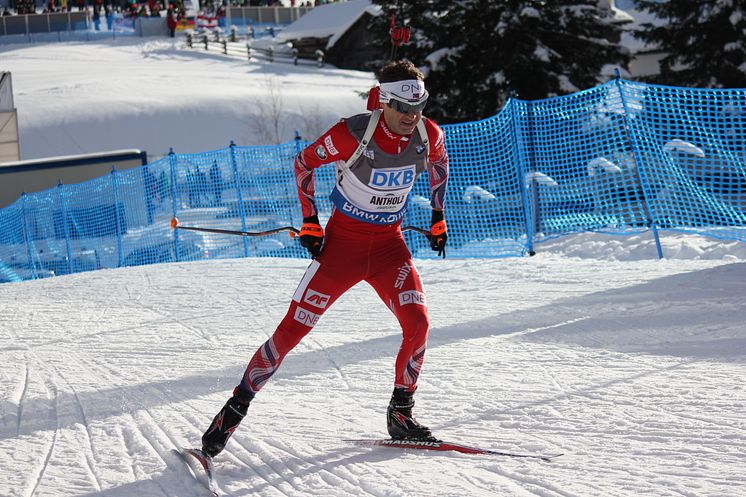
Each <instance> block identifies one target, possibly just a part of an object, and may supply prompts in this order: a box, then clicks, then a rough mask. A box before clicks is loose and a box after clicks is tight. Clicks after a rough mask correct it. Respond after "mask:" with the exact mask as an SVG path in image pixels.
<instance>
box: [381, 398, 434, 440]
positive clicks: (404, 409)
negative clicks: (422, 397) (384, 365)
mask: <svg viewBox="0 0 746 497" xmlns="http://www.w3.org/2000/svg"><path fill="white" fill-rule="evenodd" d="M413 395H414V392H407V391H406V390H402V389H398V388H395V389H394V394H393V395H392V396H391V402H389V408H388V410H387V412H386V428H388V430H389V435H390V436H391V438H394V439H399V440H401V439H409V440H428V441H433V440H437V439H436V438H435V437H434V436H433V434H432V433H430V428H428V427H427V426H423V425H421V424H420V423H418V422H417V420H416V419H414V417H413V416H412V408H413V407H414V399H413V398H412V397H413Z"/></svg>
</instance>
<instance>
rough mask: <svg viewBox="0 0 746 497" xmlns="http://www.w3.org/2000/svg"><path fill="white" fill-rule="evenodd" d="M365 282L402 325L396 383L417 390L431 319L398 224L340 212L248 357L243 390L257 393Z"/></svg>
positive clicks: (407, 388)
mask: <svg viewBox="0 0 746 497" xmlns="http://www.w3.org/2000/svg"><path fill="white" fill-rule="evenodd" d="M363 280H364V281H366V282H368V283H369V284H370V285H371V286H372V287H373V288H374V289H375V291H376V292H377V293H378V295H379V297H381V299H382V300H383V302H384V303H385V304H386V305H387V306H388V307H389V309H391V311H392V312H393V313H394V315H395V316H396V318H397V319H398V321H399V324H400V325H401V328H402V332H403V339H402V344H401V348H400V349H399V353H398V355H397V358H396V368H395V371H396V376H395V382H394V386H395V388H403V389H406V390H408V391H414V390H415V389H416V388H417V378H418V376H419V374H420V368H421V367H422V362H423V360H424V357H425V347H426V344H427V335H428V330H429V328H430V318H429V317H428V313H427V306H426V303H425V294H424V291H423V288H422V281H421V280H420V276H419V274H418V273H417V269H415V267H414V264H413V263H412V256H411V254H410V252H409V249H408V248H407V246H406V244H405V243H404V238H403V237H402V233H401V230H400V228H399V225H398V224H395V225H375V224H370V223H365V222H362V221H358V220H355V219H352V218H350V217H348V216H345V215H344V214H342V213H340V212H339V211H335V212H334V214H333V215H332V217H331V218H330V220H329V223H328V224H327V226H326V238H325V240H324V248H323V250H322V251H321V254H320V255H319V257H318V258H317V259H316V260H315V261H313V262H311V264H310V266H308V269H307V270H306V273H305V275H304V276H303V279H302V280H301V282H300V284H299V285H298V288H297V290H296V291H295V294H294V295H293V299H292V301H291V302H290V308H289V309H288V312H287V314H286V315H285V317H284V318H283V320H282V321H281V322H280V325H279V326H278V327H277V329H276V330H275V332H274V334H273V335H272V336H271V337H270V338H269V340H267V341H266V342H265V343H264V344H263V345H262V346H261V347H259V349H257V351H256V352H255V353H254V356H253V357H252V358H251V361H249V365H248V366H247V368H246V372H245V373H244V376H243V379H242V380H241V384H240V385H239V388H241V389H243V390H244V391H250V392H252V393H254V394H255V393H257V392H258V391H259V390H260V389H261V388H262V387H263V386H264V384H265V383H266V382H267V381H268V380H269V379H270V378H271V377H272V375H273V374H274V373H275V371H277V368H278V367H279V366H280V364H281V363H282V361H283V359H284V358H285V356H286V355H287V354H288V353H289V352H290V351H291V350H292V349H293V348H294V347H295V346H296V345H297V344H298V343H299V342H300V341H301V339H302V338H303V337H304V336H306V335H307V334H308V332H310V331H311V329H312V328H313V327H314V325H316V323H317V321H318V320H319V318H320V317H321V315H322V314H324V312H325V311H326V310H327V309H329V308H330V307H331V305H332V304H333V303H334V302H335V301H336V300H337V299H338V298H339V297H340V296H341V295H342V294H343V293H345V292H346V291H347V290H349V289H350V288H352V287H353V286H354V285H356V284H357V283H359V282H360V281H363Z"/></svg>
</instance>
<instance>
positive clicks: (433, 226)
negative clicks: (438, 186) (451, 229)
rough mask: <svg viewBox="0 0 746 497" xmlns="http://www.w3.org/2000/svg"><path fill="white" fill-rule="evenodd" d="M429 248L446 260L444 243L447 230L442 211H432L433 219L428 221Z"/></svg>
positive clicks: (446, 238)
mask: <svg viewBox="0 0 746 497" xmlns="http://www.w3.org/2000/svg"><path fill="white" fill-rule="evenodd" d="M429 238H430V248H431V249H433V250H434V251H436V252H437V253H438V255H439V256H441V257H443V259H445V258H446V241H447V240H448V229H447V228H446V220H445V217H444V216H443V211H436V210H433V217H432V219H431V220H430V236H429Z"/></svg>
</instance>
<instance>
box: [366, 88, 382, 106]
mask: <svg viewBox="0 0 746 497" xmlns="http://www.w3.org/2000/svg"><path fill="white" fill-rule="evenodd" d="M380 95H381V87H380V86H374V87H373V88H371V89H370V91H369V92H368V105H367V109H368V110H376V109H380V108H381V102H380V101H379V100H378V99H379V97H380Z"/></svg>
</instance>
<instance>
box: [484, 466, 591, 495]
mask: <svg viewBox="0 0 746 497" xmlns="http://www.w3.org/2000/svg"><path fill="white" fill-rule="evenodd" d="M491 471H492V472H493V473H495V474H497V475H500V476H503V477H505V478H508V479H510V480H511V481H513V482H515V484H516V485H517V486H518V487H519V488H521V489H523V490H525V491H526V492H529V493H531V494H533V495H538V496H541V497H547V493H546V492H541V493H540V492H539V491H538V490H534V489H532V488H529V486H533V487H538V489H541V490H545V491H547V492H552V493H553V494H554V495H557V496H560V497H581V494H575V493H570V492H567V491H565V490H562V489H560V488H557V486H555V485H552V484H549V483H544V482H542V481H541V480H539V479H538V478H536V477H533V476H526V475H519V474H517V473H513V472H511V471H507V470H504V469H501V468H500V467H498V466H494V467H493V468H492V470H491ZM599 495H601V494H599Z"/></svg>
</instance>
